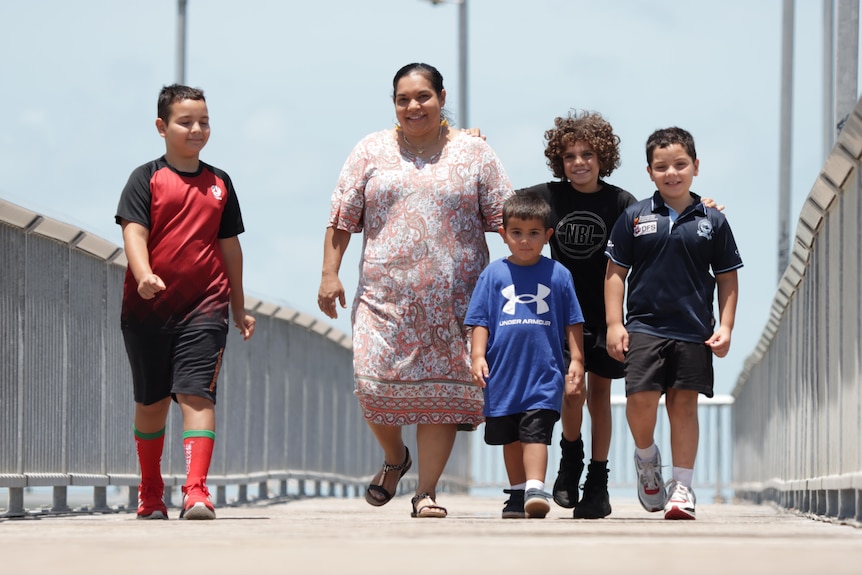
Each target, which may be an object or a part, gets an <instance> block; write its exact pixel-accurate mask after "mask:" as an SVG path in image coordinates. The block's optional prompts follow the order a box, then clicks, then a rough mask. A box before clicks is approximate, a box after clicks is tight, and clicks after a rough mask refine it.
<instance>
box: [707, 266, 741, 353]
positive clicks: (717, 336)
mask: <svg viewBox="0 0 862 575" xmlns="http://www.w3.org/2000/svg"><path fill="white" fill-rule="evenodd" d="M715 283H716V284H717V286H718V322H719V325H718V329H717V330H715V333H713V334H712V336H711V337H710V338H709V339H708V340H706V345H708V346H709V347H710V349H712V353H714V354H715V355H716V357H724V356H726V355H727V352H729V351H730V333H731V332H732V331H733V324H734V322H735V321H736V303H737V301H738V299H739V279H738V278H737V275H736V270H732V271H729V272H724V273H722V274H718V275H716V276H715Z"/></svg>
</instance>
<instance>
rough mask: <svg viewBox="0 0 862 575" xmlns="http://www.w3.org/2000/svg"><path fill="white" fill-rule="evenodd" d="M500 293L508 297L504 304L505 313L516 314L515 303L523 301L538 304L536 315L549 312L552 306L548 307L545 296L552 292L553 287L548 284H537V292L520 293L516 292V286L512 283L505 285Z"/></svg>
mask: <svg viewBox="0 0 862 575" xmlns="http://www.w3.org/2000/svg"><path fill="white" fill-rule="evenodd" d="M500 293H502V294H503V297H504V298H506V299H507V300H509V301H507V302H506V305H504V306H503V313H507V314H509V315H515V304H519V303H523V304H527V303H535V304H536V315H542V314H543V313H548V312H549V311H550V310H551V308H550V307H548V304H547V303H545V298H546V297H548V295H549V294H550V293H551V288H549V287H548V286H543V285H542V284H536V294H535V295H533V294H521V295H518V294H516V293H515V286H514V285H510V286H509V287H505V288H503V289H502V290H500Z"/></svg>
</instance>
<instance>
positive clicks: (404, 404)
mask: <svg viewBox="0 0 862 575" xmlns="http://www.w3.org/2000/svg"><path fill="white" fill-rule="evenodd" d="M512 193H513V191H512V187H511V185H510V183H509V179H508V177H507V176H506V173H505V171H504V169H503V166H502V165H501V163H500V161H499V159H498V158H497V155H496V154H495V153H494V151H493V150H492V149H491V148H490V146H488V144H487V143H485V141H484V140H482V139H481V138H476V137H472V136H468V135H466V134H461V133H459V134H458V135H457V136H456V137H455V138H453V139H452V141H450V142H448V143H447V144H446V146H445V147H444V148H443V151H442V152H440V153H439V154H437V155H436V156H434V157H432V158H430V159H428V160H423V159H421V158H419V157H417V156H414V155H412V154H411V153H409V152H408V151H406V150H404V149H402V148H401V147H400V146H399V144H398V141H397V140H396V139H395V137H394V136H393V133H392V131H391V130H384V131H381V132H376V133H374V134H371V135H369V136H366V137H365V138H364V139H363V140H362V141H360V142H359V143H358V144H357V145H356V146H355V147H354V149H353V151H352V152H351V154H350V156H349V158H348V159H347V162H346V163H345V164H344V167H343V168H342V171H341V174H340V176H339V180H338V185H337V187H336V189H335V191H334V192H333V194H332V208H331V214H330V218H329V226H332V227H335V228H337V229H341V230H346V231H349V232H352V233H358V232H362V233H363V246H362V258H361V260H360V264H359V265H360V270H359V272H360V273H359V285H358V286H357V289H356V297H355V299H354V302H353V309H352V314H351V319H352V322H353V365H354V374H355V379H356V390H355V393H356V395H357V396H358V398H359V402H360V405H361V406H362V409H363V412H364V415H365V418H366V419H368V420H369V421H371V422H373V423H378V424H386V425H412V424H420V423H421V424H426V423H468V424H478V423H481V422H482V421H483V418H482V401H483V399H482V389H481V388H480V387H477V386H476V385H474V384H473V383H472V377H471V373H470V341H469V334H468V332H467V330H466V329H465V327H464V316H465V314H466V313H467V305H468V303H469V300H470V295H471V294H472V293H473V287H474V286H475V285H476V280H477V279H478V278H479V274H480V272H481V271H482V270H483V269H484V268H485V266H486V265H487V264H488V245H487V243H486V241H485V232H496V231H497V229H498V228H499V226H500V225H502V215H501V212H502V206H503V202H504V201H505V199H506V198H508V197H509V196H510V195H511V194H512Z"/></svg>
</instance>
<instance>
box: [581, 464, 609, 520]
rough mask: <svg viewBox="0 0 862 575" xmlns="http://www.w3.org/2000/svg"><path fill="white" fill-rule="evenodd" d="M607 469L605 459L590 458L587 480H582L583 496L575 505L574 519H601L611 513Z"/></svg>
mask: <svg viewBox="0 0 862 575" xmlns="http://www.w3.org/2000/svg"><path fill="white" fill-rule="evenodd" d="M608 471H609V469H608V462H607V461H595V460H592V459H591V460H590V465H589V467H587V480H586V481H585V482H584V496H583V497H582V498H581V501H580V502H579V503H578V506H577V507H575V512H574V517H575V519H601V518H602V517H607V516H608V515H610V514H611V500H610V497H609V496H608Z"/></svg>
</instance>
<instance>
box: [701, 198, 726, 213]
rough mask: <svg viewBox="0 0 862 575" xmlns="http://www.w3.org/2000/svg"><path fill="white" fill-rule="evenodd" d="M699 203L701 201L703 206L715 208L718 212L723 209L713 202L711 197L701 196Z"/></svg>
mask: <svg viewBox="0 0 862 575" xmlns="http://www.w3.org/2000/svg"><path fill="white" fill-rule="evenodd" d="M700 203H702V204H703V205H704V207H707V208H715V209H716V210H718V211H719V212H723V211H724V206H719V205H718V204H716V203H715V200H713V199H712V198H701V199H700Z"/></svg>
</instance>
